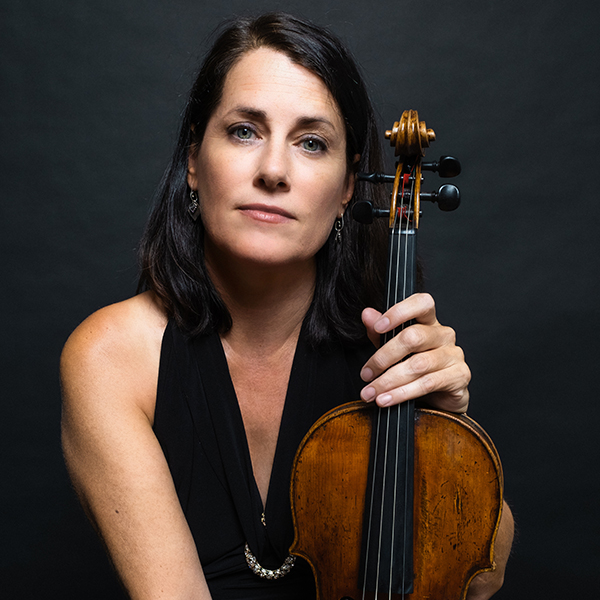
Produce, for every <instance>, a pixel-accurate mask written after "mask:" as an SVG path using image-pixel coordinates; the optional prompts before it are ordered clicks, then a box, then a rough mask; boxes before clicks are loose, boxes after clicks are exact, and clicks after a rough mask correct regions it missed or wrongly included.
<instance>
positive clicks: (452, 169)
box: [421, 156, 461, 177]
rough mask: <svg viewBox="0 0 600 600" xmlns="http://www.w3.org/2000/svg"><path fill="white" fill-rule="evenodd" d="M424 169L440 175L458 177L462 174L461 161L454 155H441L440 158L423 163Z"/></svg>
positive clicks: (422, 167)
mask: <svg viewBox="0 0 600 600" xmlns="http://www.w3.org/2000/svg"><path fill="white" fill-rule="evenodd" d="M421 169H423V171H433V172H434V173H438V174H439V176H440V177H456V176H457V175H460V172H461V166H460V161H459V160H458V159H457V158H454V157H453V156H441V157H440V159H439V160H436V161H433V162H424V163H422V164H421Z"/></svg>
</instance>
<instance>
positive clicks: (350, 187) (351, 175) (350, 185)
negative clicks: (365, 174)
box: [342, 154, 360, 214]
mask: <svg viewBox="0 0 600 600" xmlns="http://www.w3.org/2000/svg"><path fill="white" fill-rule="evenodd" d="M359 160H360V154H355V155H354V160H353V161H352V168H351V169H349V170H348V178H347V181H346V189H345V190H344V198H343V200H342V214H344V212H345V211H346V208H347V207H348V204H349V203H350V200H352V195H353V194H354V184H355V183H356V171H357V169H358V161H359Z"/></svg>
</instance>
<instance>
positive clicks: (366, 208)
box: [352, 200, 389, 225]
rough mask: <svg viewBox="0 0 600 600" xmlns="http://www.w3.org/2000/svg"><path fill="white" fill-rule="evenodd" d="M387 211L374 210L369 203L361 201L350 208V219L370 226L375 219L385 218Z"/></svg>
mask: <svg viewBox="0 0 600 600" xmlns="http://www.w3.org/2000/svg"><path fill="white" fill-rule="evenodd" d="M388 215H389V210H385V208H374V207H373V204H372V203H371V202H368V201H367V200H361V201H360V202H357V203H356V204H355V205H354V206H353V207H352V218H353V219H354V220H355V221H358V222H359V223H362V224H363V225H370V224H371V223H372V222H373V219H374V218H375V217H387V216H388Z"/></svg>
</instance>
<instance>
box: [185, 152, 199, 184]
mask: <svg viewBox="0 0 600 600" xmlns="http://www.w3.org/2000/svg"><path fill="white" fill-rule="evenodd" d="M197 159H198V151H197V149H196V148H195V147H194V146H192V147H191V148H190V152H189V154H188V169H187V184H188V186H189V187H190V189H191V190H197V189H198V160H197Z"/></svg>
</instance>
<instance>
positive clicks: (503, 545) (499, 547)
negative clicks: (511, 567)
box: [466, 502, 515, 600]
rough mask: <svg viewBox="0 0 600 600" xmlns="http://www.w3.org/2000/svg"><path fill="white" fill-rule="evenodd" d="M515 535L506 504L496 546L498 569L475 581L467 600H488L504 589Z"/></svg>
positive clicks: (503, 508)
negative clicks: (507, 565)
mask: <svg viewBox="0 0 600 600" xmlns="http://www.w3.org/2000/svg"><path fill="white" fill-rule="evenodd" d="M514 534H515V523H514V520H513V516H512V512H511V510H510V508H509V507H508V504H506V502H505V503H504V505H503V507H502V518H501V520H500V527H499V529H498V535H497V536H496V543H495V545H494V561H495V562H496V569H495V570H494V571H489V572H487V573H481V574H480V575H477V577H475V578H474V579H473V581H472V582H471V585H470V586H469V589H468V591H467V596H466V600H488V598H491V597H492V596H493V595H494V594H495V593H496V592H497V591H498V590H499V589H500V588H501V587H502V584H503V583H504V573H505V571H506V563H507V562H508V557H509V556H510V549H511V547H512V543H513V537H514Z"/></svg>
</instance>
